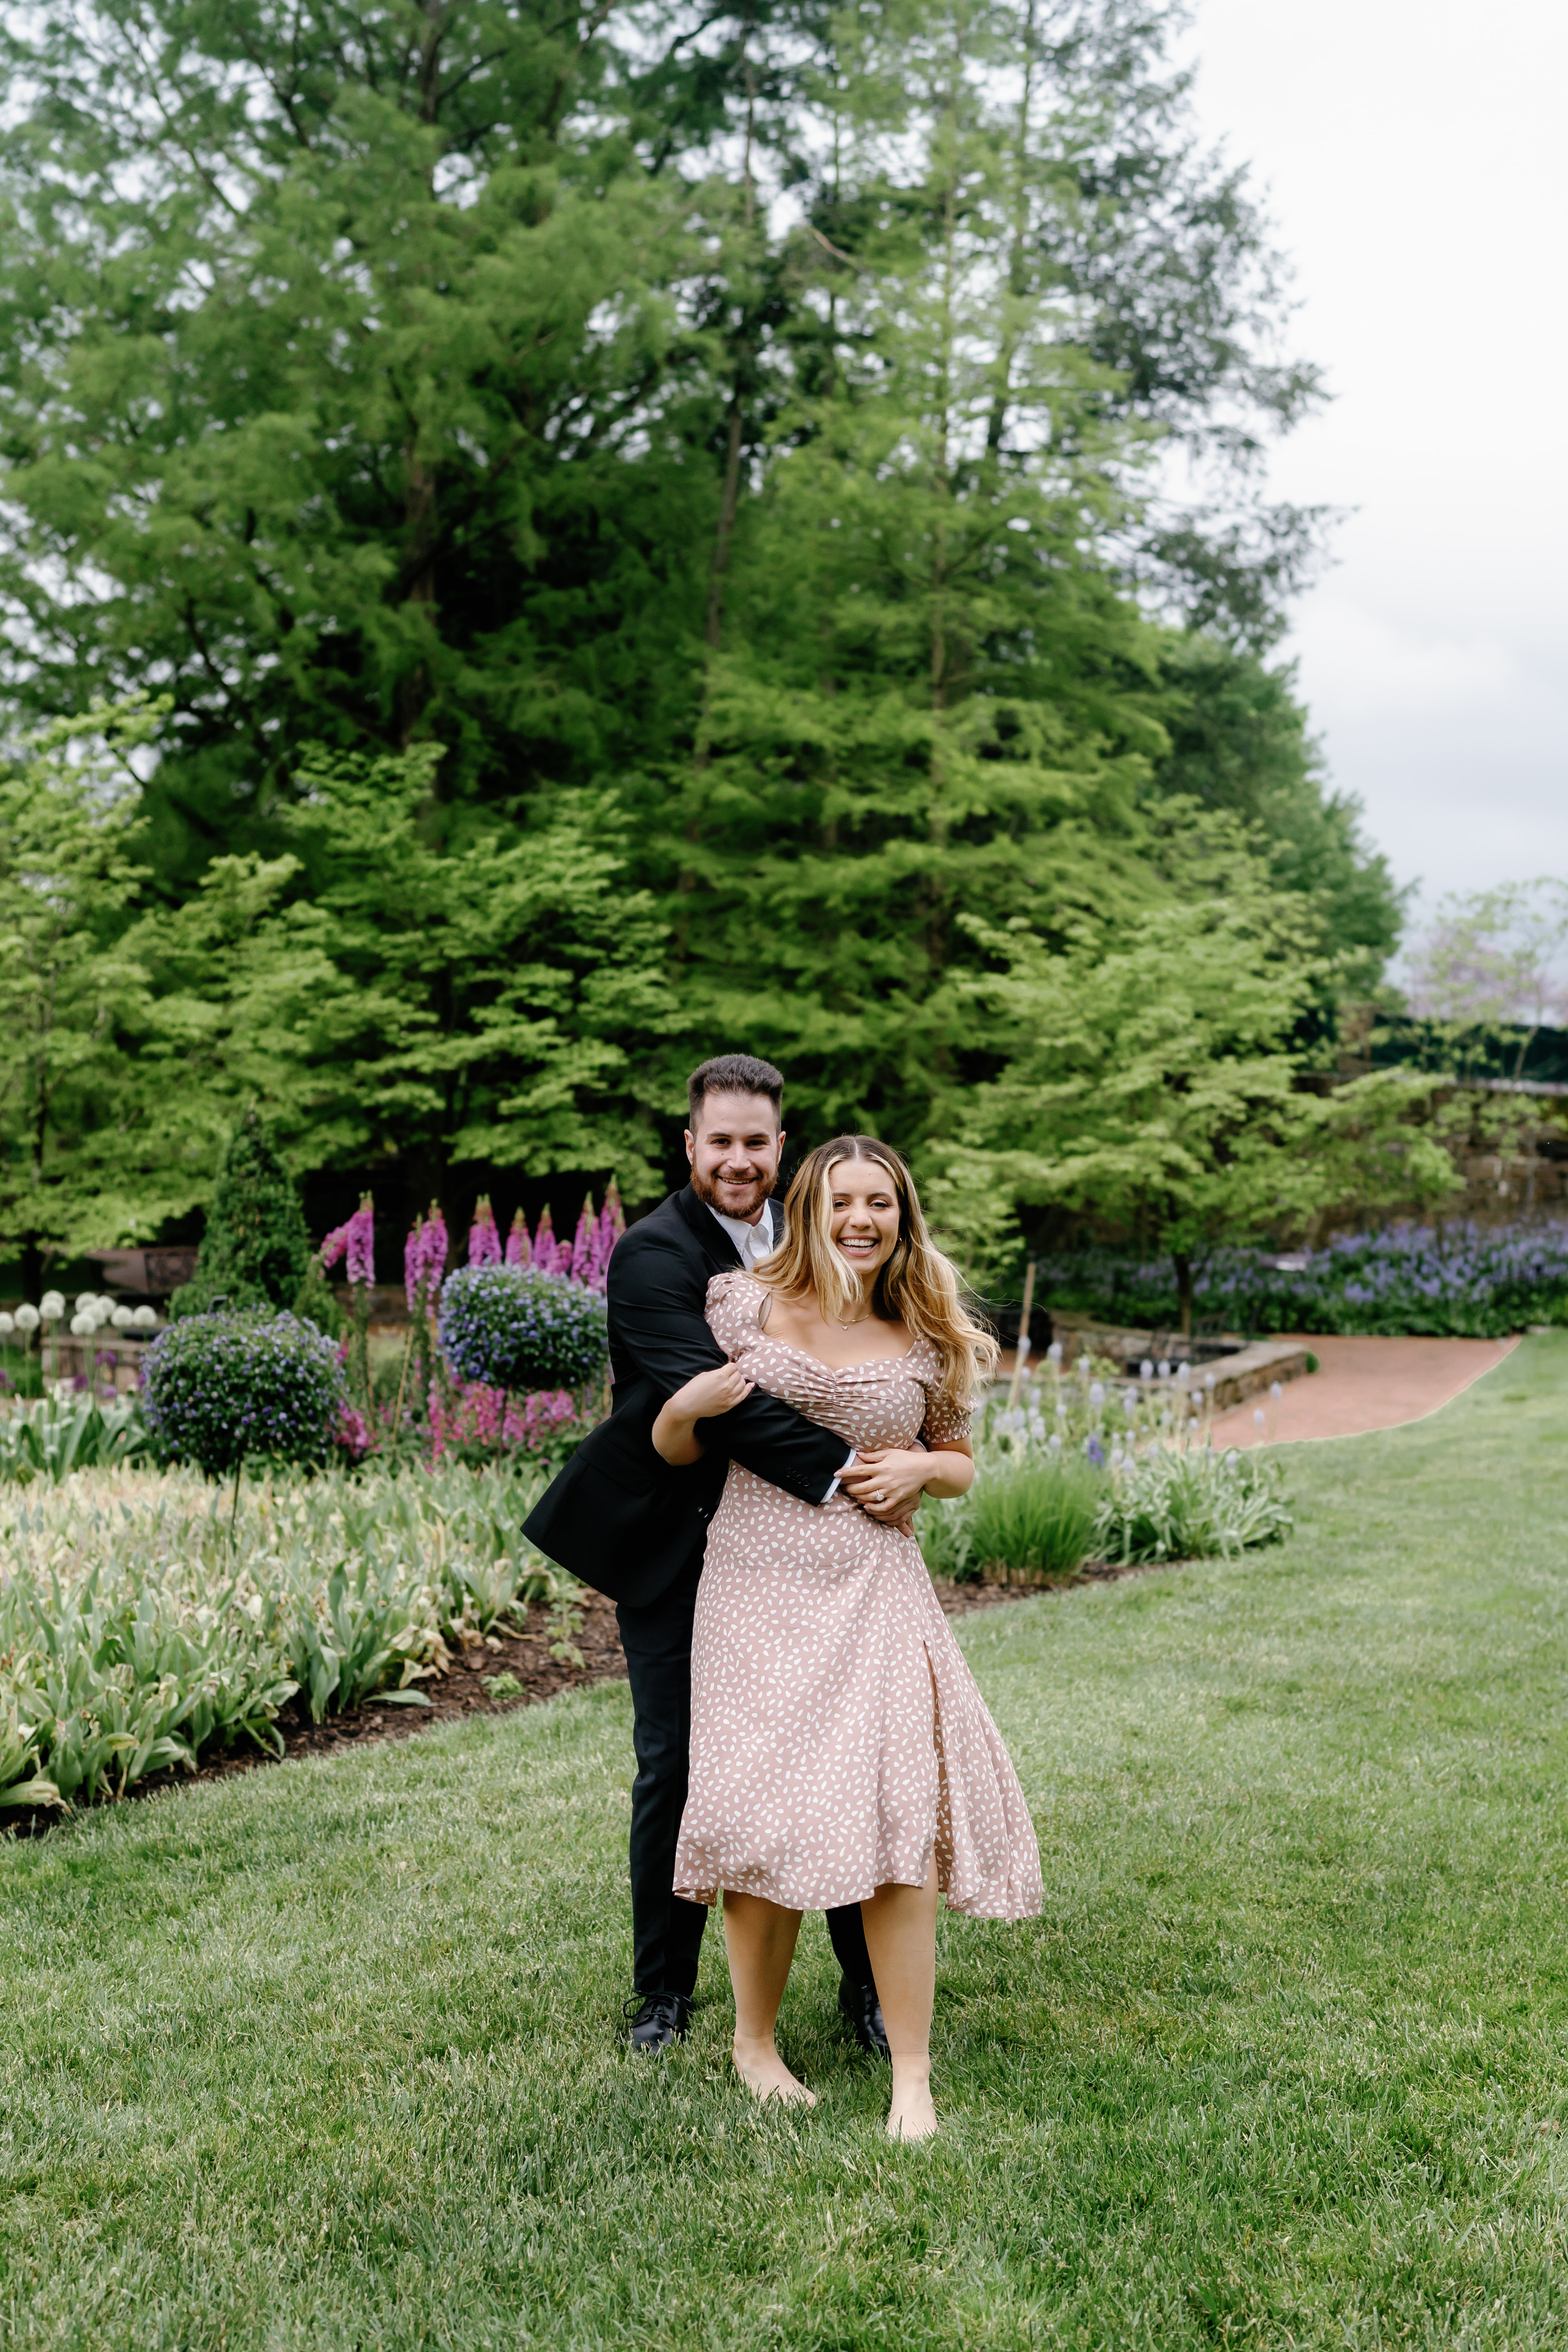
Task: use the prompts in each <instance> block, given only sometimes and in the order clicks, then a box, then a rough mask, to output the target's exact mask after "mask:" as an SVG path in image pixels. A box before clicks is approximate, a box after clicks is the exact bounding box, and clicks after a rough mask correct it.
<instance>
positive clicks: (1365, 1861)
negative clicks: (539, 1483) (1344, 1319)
mask: <svg viewBox="0 0 1568 2352" xmlns="http://www.w3.org/2000/svg"><path fill="white" fill-rule="evenodd" d="M1565 1408H1568V1334H1565V1335H1552V1336H1551V1337H1548V1338H1541V1339H1531V1340H1528V1341H1527V1342H1526V1343H1525V1345H1524V1346H1523V1347H1522V1348H1521V1349H1520V1350H1519V1351H1518V1352H1517V1353H1516V1354H1514V1355H1513V1356H1511V1357H1510V1359H1508V1360H1507V1361H1506V1363H1505V1364H1504V1365H1503V1366H1501V1367H1500V1370H1499V1372H1498V1373H1497V1374H1495V1375H1491V1376H1489V1377H1488V1379H1486V1380H1485V1381H1481V1382H1480V1383H1479V1385H1478V1386H1477V1387H1476V1388H1475V1389H1473V1390H1471V1391H1468V1393H1467V1394H1466V1395H1465V1396H1463V1397H1461V1398H1460V1399H1458V1401H1457V1402H1455V1403H1454V1404H1453V1405H1452V1406H1450V1407H1449V1408H1447V1410H1446V1411H1445V1412H1443V1413H1441V1414H1439V1415H1438V1416H1437V1417H1436V1419H1434V1420H1432V1421H1430V1422H1427V1423H1421V1424H1419V1425H1418V1426H1416V1427H1415V1428H1412V1429H1407V1430H1403V1431H1394V1432H1391V1433H1387V1434H1385V1435H1383V1436H1378V1437H1372V1438H1366V1437H1363V1438H1359V1439H1356V1440H1354V1441H1352V1442H1350V1443H1347V1444H1343V1445H1333V1444H1323V1445H1318V1446H1313V1447H1310V1448H1303V1449H1301V1450H1300V1453H1299V1454H1292V1455H1290V1456H1289V1464H1288V1466H1289V1480H1290V1484H1291V1486H1292V1489H1293V1492H1294V1494H1295V1496H1296V1497H1297V1501H1298V1506H1299V1517H1300V1524H1299V1527H1298V1531H1297V1533H1296V1535H1295V1536H1294V1538H1292V1539H1291V1541H1290V1542H1289V1544H1287V1545H1285V1546H1283V1547H1281V1548H1279V1549H1278V1550H1276V1551H1274V1552H1271V1553H1268V1554H1263V1555H1258V1556H1254V1557H1252V1558H1250V1559H1246V1560H1241V1561H1237V1562H1231V1563H1220V1562H1216V1563H1209V1564H1206V1565H1202V1566H1196V1567H1186V1568H1181V1569H1177V1570H1161V1571H1154V1572H1152V1573H1150V1574H1148V1575H1146V1576H1142V1577H1139V1578H1134V1579H1130V1580H1125V1581H1122V1582H1120V1583H1117V1584H1113V1585H1105V1586H1096V1587H1091V1588H1085V1589H1081V1590H1079V1591H1072V1592H1068V1593H1065V1594H1057V1595H1051V1596H1047V1597H1042V1598H1041V1599H1038V1600H1036V1601H1028V1602H1026V1603H1024V1604H1021V1605H1019V1606H1017V1607H1016V1608H1012V1609H1008V1610H1005V1611H996V1612H988V1613H986V1614H984V1615H981V1616H979V1617H976V1618H973V1619H971V1620H969V1621H967V1622H964V1623H963V1624H961V1626H960V1628H959V1631H960V1637H961V1639H962V1640H963V1643H964V1645H965V1648H966V1650H967V1652H968V1654H969V1655H970V1658H971V1659H972V1661H973V1664H974V1667H975V1670H976V1672H977V1674H978V1675H979V1676H980V1679H981V1683H982V1685H983V1687H984V1690H985V1692H986V1695H987V1696H988V1698H989V1699H990V1701H991V1704H992V1706H993V1707H994V1711H995V1713H996V1716H997V1718H998V1721H999V1722H1000V1724H1001V1726H1002V1727H1003V1729H1004V1731H1005V1735H1006V1737H1007V1738H1008V1740H1009V1742H1010V1743H1011V1745H1012V1748H1013V1752H1014V1754H1015V1757H1016V1759H1017V1762H1018V1766H1019V1769H1020V1772H1021V1774H1022V1776H1023V1779H1024V1783H1025V1787H1026V1790H1027V1791H1028V1794H1029V1797H1030V1801H1031V1803H1032V1804H1033V1805H1034V1807H1035V1811H1036V1816H1037V1822H1038V1824H1039V1829H1040V1837H1041V1845H1042V1851H1043V1854H1044V1859H1045V1867H1046V1882H1047V1913H1046V1916H1045V1918H1044V1919H1043V1920H1042V1921H1041V1922H1039V1923H1038V1924H1037V1925H1031V1926H1028V1927H1023V1928H1021V1929H1009V1928H1005V1927H991V1926H975V1925H970V1924H967V1923H964V1922H961V1921H954V1920H948V1921H945V1922H944V1924H943V1927H942V1944H941V1980H940V1986H939V2015H938V2032H937V2050H938V2074H939V2098H940V2103H941V2105H942V2111H943V2114H944V2116H945V2118H946V2125H947V2128H946V2132H945V2135H944V2137H942V2139H941V2140H940V2141H939V2142H938V2143H936V2144H935V2145H934V2146H933V2147H931V2148H930V2149H929V2150H924V2151H921V2150H913V2149H910V2150H900V2149H893V2148H889V2147H888V2146H887V2144H886V2142H885V2141H884V2140H883V2139H882V2137H881V2135H880V2131H879V2122H880V2116H881V2113H882V2109H883V2105H884V2078H882V2077H880V2076H879V2074H876V2073H875V2072H873V2071H872V2070H870V2069H868V2068H867V2067H866V2066H864V2065H863V2063H861V2062H860V2061H859V2060H858V2058H857V2057H855V2056H854V2055H853V2054H852V2053H851V2052H850V2051H849V2050H848V2049H847V2047H846V2045H845V2043H844V2042H843V2041H842V2039H841V2037H840V2033H839V2029H838V2026H837V2020H836V2016H835V2009H834V2001H835V1992H836V1975H835V1971H834V1969H833V1967H832V1963H831V1958H830V1955H829V1954H828V1951H827V1948H826V1937H825V1935H824V1933H823V1930H822V1927H821V1923H820V1922H819V1921H817V1922H812V1923H808V1925H807V1928H806V1931H805V1936H804V1937H803V1951H802V1958H801V1962H800V1964H799V1965H798V1966H797V1971H796V1979H795V1984H794V1985H793V1986H792V1990H791V1992H790V1995H789V1998H788V2000H787V2003H786V2010H785V2019H784V2042H785V2046H786V2049H787V2052H788V2054H789V2055H790V2057H791V2059H792V2062H793V2063H795V2064H796V2065H797V2066H798V2067H799V2068H800V2069H801V2070H802V2071H804V2072H805V2074H806V2075H807V2077H808V2079H809V2080H810V2081H811V2082H812V2083H813V2084H814V2085H815V2086H816V2089H817V2090H818V2092H819V2094H820V2097H821V2104H820V2105H819V2106H818V2108H817V2109H816V2112H815V2113H814V2114H812V2115H811V2116H805V2117H787V2116H783V2115H779V2114H772V2113H759V2112H758V2111H756V2110H755V2109H754V2108H753V2107H752V2105H751V2104H750V2102H749V2101H748V2100H747V2099H746V2098H745V2097H744V2096H743V2095H741V2094H740V2093H738V2092H737V2091H736V2090H734V2089H733V2088H732V2087H731V2083H730V2081H729V2079H728V2076H727V2073H726V2066H725V2042H726V2035H727V2028H728V2008H727V1999H726V1988H725V1981H724V1977H723V1969H722V1955H721V1949H720V1942H719V1937H718V1936H717V1934H716V1933H715V1934H712V1935H711V1936H710V1946H709V1950H708V1952H707V1955H706V1958H705V1960H704V1972H703V1981H702V1987H701V1990H702V1994H703V2006H702V2007H701V2009H700V2011H699V2018H698V2024H697V2029H696V2031H695V2032H694V2034H693V2038H692V2041H691V2043H690V2044H689V2047H688V2048H687V2049H685V2050H684V2051H682V2052H680V2053H677V2054H676V2055H674V2056H673V2057H672V2058H671V2059H669V2060H668V2061H665V2062H661V2063H658V2064H654V2065H649V2064H647V2063H642V2062H637V2063H633V2062H631V2061H630V2060H628V2059H627V2058H626V2057H624V2056H623V2055H622V2054H621V2053H620V2051H619V2048H618V2046H617V2039H616V2011H617V2008H618V2004H619V2001H620V2000H621V1998H622V1996H623V1994H624V1992H625V1990H626V1979H627V1972H628V1963H627V1942H626V1906H625V1901H624V1895H623V1890H622V1872H623V1853H622V1849H623V1842H624V1836H625V1828H626V1807H627V1789H628V1783H629V1780H630V1776H631V1769H632V1762H631V1754H630V1744H629V1709H628V1705H627V1699H626V1692H625V1690H624V1689H623V1688H620V1687H606V1688H602V1689H599V1690H596V1691H594V1692H591V1693H588V1694H585V1695H582V1696H575V1697H572V1698H568V1699H564V1700H560V1701H556V1702H554V1703H553V1704H552V1705H551V1706H548V1707H544V1708H538V1709H532V1710H529V1711H527V1712H524V1713H523V1714H521V1715H515V1716H511V1717H500V1718H492V1719H487V1720H483V1721H473V1720H470V1721H468V1722H466V1723H464V1724H461V1725H458V1726H454V1727H447V1728H441V1729H438V1730H434V1731H432V1732H431V1733H429V1734H427V1735H426V1736H424V1737H422V1738H419V1739H417V1740H415V1741H412V1742H407V1743H402V1744H398V1745H393V1746H388V1747H385V1748H372V1749H367V1750H363V1751H361V1752H358V1753H355V1754H353V1755H349V1756H344V1757H338V1758H334V1759H331V1760H330V1761H326V1762H315V1761H312V1762H309V1763H302V1764H291V1765H287V1766H283V1767H279V1768H278V1769H273V1770H268V1771H261V1772H257V1773H254V1774H250V1775H247V1776H244V1777H242V1778H240V1779H237V1780H229V1781H226V1782H224V1783H219V1784H216V1785H213V1786H204V1787H201V1788H196V1789H192V1790H180V1791H176V1792H174V1793H173V1794H171V1795H168V1796H165V1797H161V1798H159V1799H157V1800H155V1801H151V1802H147V1803H141V1804H132V1805H127V1806H123V1807H121V1808H118V1809H114V1810H112V1811H110V1810H105V1811H99V1812H97V1813H94V1814H91V1815H89V1816H84V1817H83V1818H82V1819H80V1820H79V1821H77V1822H71V1823H68V1824H67V1825H66V1826H65V1827H64V1828H63V1829H62V1830H60V1831H58V1832H56V1833H54V1834H53V1835H51V1836H50V1837H49V1838H48V1839H47V1840H44V1841H38V1842H31V1843H20V1844H10V1845H7V1846H5V1848H4V1849H3V1850H0V1872H3V1874H4V1882H3V1884H4V1904H5V1908H4V1917H5V1948H6V1971H5V1973H6V1982H7V1989H8V1991H9V1995H10V2000H9V2020H10V2022H9V2029H8V2031H7V2032H6V2034H5V2049H4V2055H3V2056H0V2102H3V2105H0V2130H3V2140H0V2159H3V2171H0V2198H3V2200H4V2201H3V2203H0V2331H3V2332H4V2334H5V2336H6V2337H7V2338H8V2339H9V2340H11V2341H15V2342H16V2343H18V2344H22V2343H26V2344H27V2345H29V2346H33V2345H39V2346H55V2345H59V2346H82V2347H87V2346H89V2345H90V2346H92V2347H121V2346H123V2347H138V2352H145V2347H163V2346H168V2347H181V2352H184V2347H206V2346H212V2347H219V2346H222V2347H229V2348H230V2352H237V2347H258V2352H261V2347H266V2352H275V2347H306V2346H310V2347H338V2346H342V2347H367V2346H373V2345H374V2346H383V2345H384V2346H389V2347H403V2346H416V2345H418V2346H426V2345H429V2346H446V2345H450V2346H453V2347H465V2352H471V2347H482V2346H498V2347H499V2346H501V2345H517V2344H550V2345H563V2346H579V2345H580V2346H583V2347H590V2346H592V2347H597V2346H603V2345H609V2346H619V2345H626V2346H661V2347H662V2346H669V2347H694V2348H695V2347H715V2346H730V2345H734V2346H747V2347H751V2346H759V2347H768V2346H789V2347H795V2346H800V2347H824V2352H826V2347H860V2346H879V2345H883V2344H888V2345H898V2346H900V2347H913V2346H927V2345H929V2346H933V2347H935V2346H944V2347H945V2346H954V2345H957V2346H992V2345H996V2346H1003V2345H1006V2346H1012V2345H1019V2346H1023V2345H1040V2344H1043V2345H1062V2346H1071V2347H1080V2346H1100V2345H1104V2346H1108V2347H1109V2346H1117V2347H1121V2346H1147V2347H1157V2352H1170V2347H1185V2346H1189V2345H1190V2346H1194V2347H1195V2346H1204V2345H1211V2344H1216V2343H1218V2344H1224V2343H1233V2344H1258V2345H1282V2346H1283V2345H1292V2344H1293V2345H1299V2346H1313V2347H1317V2346H1323V2347H1328V2346H1334V2347H1343V2346H1352V2347H1362V2346H1367V2347H1371V2346H1374V2345H1376V2346H1380V2347H1381V2346H1385V2345H1390V2344H1404V2343H1411V2344H1421V2345H1428V2344H1429V2345H1438V2344H1441V2345H1465V2346H1470V2345H1474V2346H1478V2347H1479V2346H1486V2347H1526V2346H1542V2347H1549V2346H1550V2347H1561V2346H1562V2345H1563V2342H1564V2341H1568V2286H1565V2284H1564V2282H1563V2273H1562V2260H1561V2257H1562V2252H1563V2228H1564V2196H1565V2192H1568V2158H1564V2155H1563V2138H1562V2135H1561V2126H1562V2121H1563V2114H1564V2110H1565V2107H1568V2099H1565V2096H1564V2053H1565V2051H1568V2039H1565V2033H1564V2027H1565V2023H1568V1999H1565V1987H1564V1973H1565V1972H1564V1964H1563V1957H1562V1955H1563V1910H1564V1889H1565V1886H1568V1843H1565V1839H1564V1831H1563V1788H1564V1779H1565V1775H1564V1736H1565V1715H1564V1704H1563V1693H1564V1689H1565V1687H1568V1680H1565V1670H1568V1625H1565V1618H1564V1601H1565V1596H1568V1561H1565V1559H1564V1552H1565V1545H1564V1537H1563V1528H1564V1523H1565V1517H1568V1514H1565V1511H1564V1504H1565V1501H1568V1491H1565V1490H1568V1480H1565V1477H1564V1471H1563V1432H1564V1428H1565V1425H1568V1421H1565Z"/></svg>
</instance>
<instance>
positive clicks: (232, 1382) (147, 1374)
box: [142, 1314, 347, 1478]
mask: <svg viewBox="0 0 1568 2352" xmlns="http://www.w3.org/2000/svg"><path fill="white" fill-rule="evenodd" d="M346 1401H347V1392H346V1391H345V1388H344V1385H343V1374H342V1365H341V1363H340V1362H339V1360H338V1351H337V1349H335V1348H334V1347H333V1345H332V1343H331V1340H330V1339H327V1338H326V1337H325V1336H324V1334H323V1333H321V1332H320V1331H318V1330H317V1329H316V1328H315V1326H314V1325H313V1324H310V1323H301V1322H300V1320H299V1318H297V1317H296V1316H293V1315H258V1314H241V1315H232V1314H222V1315H196V1316H190V1317H187V1318H185V1319H184V1321H182V1322H179V1323H171V1324H170V1325H169V1327H168V1328H167V1329H166V1330H164V1331H162V1332H160V1334H159V1336H158V1337H157V1339H154V1340H153V1345H152V1346H151V1347H150V1348H149V1349H148V1350H147V1356H146V1360H145V1363H144V1365H143V1368H142V1402H143V1410H144V1412H145V1413H146V1418H147V1426H148V1428H149V1430H150V1431H151V1433H152V1435H153V1442H154V1443H155V1444H156V1445H157V1446H158V1448H159V1450H160V1451H161V1452H162V1453H163V1454H164V1455H166V1456H167V1458H168V1459H169V1460H171V1461H174V1462H194V1463H195V1465H196V1466H197V1467H198V1469H202V1470H205V1472H206V1474H207V1475H208V1476H209V1477H213V1478H216V1477H221V1476H222V1475H224V1473H225V1472H226V1471H229V1470H232V1469H234V1468H235V1467H236V1465H237V1464H238V1463H240V1462H242V1461H244V1459H245V1458H246V1456H247V1454H259V1455H264V1456H266V1457H267V1458H268V1460H270V1461H273V1462H296V1463H313V1462H322V1461H324V1460H325V1459H326V1458H327V1455H328V1454H329V1452H330V1450H331V1444H332V1440H333V1437H334V1434H335V1433H336V1431H337V1427H338V1423H339V1420H340V1417H341V1415H342V1409H343V1406H344V1404H345V1402H346Z"/></svg>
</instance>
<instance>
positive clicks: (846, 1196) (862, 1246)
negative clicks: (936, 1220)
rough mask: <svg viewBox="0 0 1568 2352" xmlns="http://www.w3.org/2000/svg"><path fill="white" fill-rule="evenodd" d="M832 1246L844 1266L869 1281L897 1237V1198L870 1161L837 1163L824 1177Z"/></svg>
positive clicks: (883, 1173) (888, 1181) (882, 1172)
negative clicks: (828, 1201) (829, 1213)
mask: <svg viewBox="0 0 1568 2352" xmlns="http://www.w3.org/2000/svg"><path fill="white" fill-rule="evenodd" d="M828 1182H829V1185H830V1186H831V1192H830V1195H829V1197H830V1200H831V1203H832V1215H831V1222H830V1223H829V1226H828V1231H829V1232H830V1233H831V1234H832V1236H833V1242H834V1246H835V1247H836V1248H837V1252H838V1255H840V1257H842V1258H843V1260H844V1262H845V1264H846V1265H850V1266H853V1267H854V1269H855V1272H856V1273H857V1275H858V1276H860V1277H861V1278H862V1279H863V1280H865V1281H869V1280H870V1279H871V1278H872V1277H873V1276H875V1274H876V1273H877V1270H878V1268H879V1266H883V1265H886V1264H887V1262H888V1260H889V1258H890V1257H891V1256H892V1255H893V1249H894V1246H895V1244H896V1243H897V1241H898V1238H899V1196H898V1193H897V1192H895V1191H894V1189H893V1180H892V1178H891V1177H890V1176H889V1173H888V1171H887V1170H886V1169H885V1168H879V1167H878V1166H877V1164H876V1162H875V1161H874V1160H840V1161H839V1162H838V1165H837V1167H836V1168H835V1169H833V1170H832V1171H831V1172H830V1174H829V1177H828Z"/></svg>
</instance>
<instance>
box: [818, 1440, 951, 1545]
mask: <svg viewBox="0 0 1568 2352" xmlns="http://www.w3.org/2000/svg"><path fill="white" fill-rule="evenodd" d="M930 1476H931V1455H930V1454H928V1453H927V1452H926V1450H925V1448H924V1446H923V1445H910V1446H894V1445H889V1446H885V1447H883V1448H882V1449H881V1450H880V1451H879V1452H878V1453H875V1454H867V1453H859V1454H857V1455H856V1457H855V1459H854V1461H853V1462H852V1463H851V1464H850V1465H849V1467H848V1469H847V1470H846V1471H845V1472H844V1474H843V1475H842V1477H841V1478H840V1479H839V1481H838V1483H839V1485H840V1486H842V1487H843V1489H844V1492H845V1493H846V1494H847V1495H849V1496H852V1497H853V1498H854V1500H855V1501H856V1502H857V1503H858V1504H859V1505H860V1507H861V1509H862V1510H863V1511H865V1512H866V1513H867V1514H868V1517H871V1518H873V1519H880V1520H881V1521H882V1522H883V1523H884V1525H886V1526H889V1527H897V1526H899V1525H900V1524H901V1523H902V1522H904V1521H907V1520H908V1519H910V1517H912V1516H913V1514H914V1512H915V1511H916V1510H917V1509H918V1508H919V1506H920V1503H921V1497H922V1496H923V1495H924V1493H925V1482H926V1480H927V1479H928V1478H929V1477H930Z"/></svg>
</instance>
